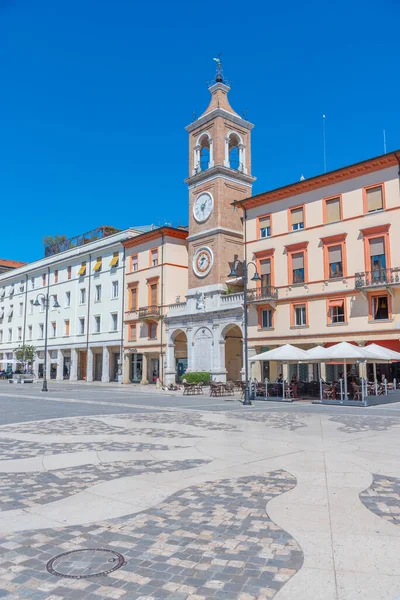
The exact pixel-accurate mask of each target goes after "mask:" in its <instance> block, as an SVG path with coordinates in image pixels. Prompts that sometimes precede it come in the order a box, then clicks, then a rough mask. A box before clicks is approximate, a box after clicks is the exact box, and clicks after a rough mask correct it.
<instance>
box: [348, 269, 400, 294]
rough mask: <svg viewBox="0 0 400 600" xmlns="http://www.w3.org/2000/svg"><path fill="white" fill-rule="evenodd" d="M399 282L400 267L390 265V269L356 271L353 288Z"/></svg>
mask: <svg viewBox="0 0 400 600" xmlns="http://www.w3.org/2000/svg"><path fill="white" fill-rule="evenodd" d="M399 284H400V267H392V268H390V269H376V270H374V271H365V272H364V273H356V277H355V288H356V290H361V289H363V288H373V287H378V286H387V285H399Z"/></svg>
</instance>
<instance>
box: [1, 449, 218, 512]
mask: <svg viewBox="0 0 400 600" xmlns="http://www.w3.org/2000/svg"><path fill="white" fill-rule="evenodd" d="M207 462H209V461H207V460H182V461H168V460H165V461H158V462H156V461H150V460H135V461H129V462H113V463H107V464H101V465H82V466H81V467H71V468H69V469H56V470H54V471H51V472H48V471H46V472H44V473H29V474H25V473H10V474H8V473H1V474H0V511H5V510H11V509H15V508H25V507H26V506H32V505H33V504H48V503H49V502H55V501H56V500H61V499H62V498H66V497H68V496H71V495H72V494H77V493H78V492H80V491H82V490H84V489H86V488H88V487H89V486H92V485H95V484H97V483H100V482H103V481H110V480H112V479H117V478H121V477H130V476H132V475H143V474H149V473H166V472H171V471H180V470H185V469H194V468H196V467H199V466H201V465H203V464H207Z"/></svg>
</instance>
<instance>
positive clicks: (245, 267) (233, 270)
mask: <svg viewBox="0 0 400 600" xmlns="http://www.w3.org/2000/svg"><path fill="white" fill-rule="evenodd" d="M239 264H240V261H239V260H238V259H236V260H235V261H234V263H233V264H232V268H231V272H230V273H229V275H228V277H229V278H231V277H239V274H238V271H237V269H238V266H239ZM250 265H253V267H254V269H255V273H254V275H253V277H252V278H251V281H261V277H260V276H259V274H258V271H257V265H256V264H255V263H253V262H248V263H247V264H246V262H245V261H243V263H242V268H243V274H242V280H243V288H244V289H243V310H244V323H243V329H244V332H243V333H244V335H243V337H244V378H245V388H244V399H243V405H244V406H251V400H250V390H249V361H248V354H249V351H248V346H247V283H248V268H249V266H250Z"/></svg>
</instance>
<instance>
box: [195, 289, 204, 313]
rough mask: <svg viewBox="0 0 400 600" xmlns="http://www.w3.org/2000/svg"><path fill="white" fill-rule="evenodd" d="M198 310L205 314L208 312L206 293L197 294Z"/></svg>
mask: <svg viewBox="0 0 400 600" xmlns="http://www.w3.org/2000/svg"><path fill="white" fill-rule="evenodd" d="M196 308H197V310H201V311H203V312H205V310H206V296H205V294H204V292H197V294H196Z"/></svg>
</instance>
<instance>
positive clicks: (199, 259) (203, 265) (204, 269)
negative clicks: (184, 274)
mask: <svg viewBox="0 0 400 600" xmlns="http://www.w3.org/2000/svg"><path fill="white" fill-rule="evenodd" d="M213 262H214V256H213V253H212V250H211V248H208V247H207V246H203V247H202V248H199V249H198V250H196V252H195V253H194V256H193V265H192V266H193V271H194V273H195V274H196V275H197V277H205V276H206V275H208V273H209V272H210V271H211V267H212V266H213Z"/></svg>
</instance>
